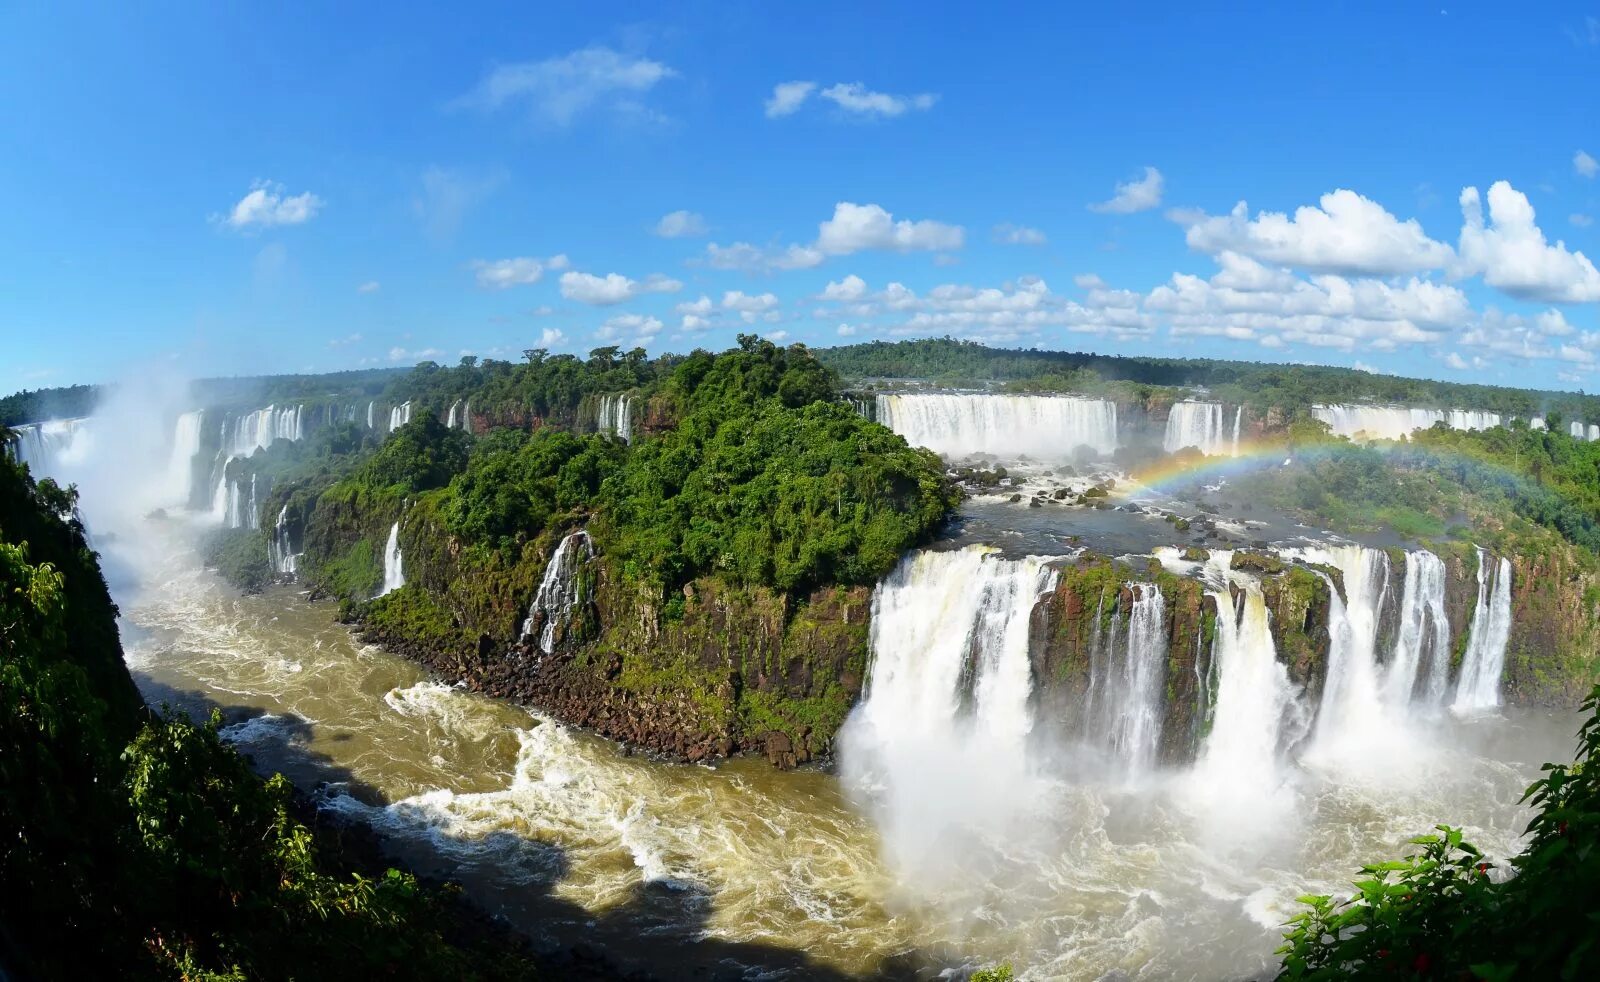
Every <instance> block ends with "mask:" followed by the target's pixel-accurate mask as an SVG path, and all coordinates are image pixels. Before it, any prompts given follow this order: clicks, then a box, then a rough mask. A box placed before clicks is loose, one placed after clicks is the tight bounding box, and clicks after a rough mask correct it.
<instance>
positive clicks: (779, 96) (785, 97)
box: [766, 82, 817, 119]
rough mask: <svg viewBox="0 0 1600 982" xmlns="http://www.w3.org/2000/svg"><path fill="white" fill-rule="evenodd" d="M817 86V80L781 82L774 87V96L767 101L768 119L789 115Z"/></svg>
mask: <svg viewBox="0 0 1600 982" xmlns="http://www.w3.org/2000/svg"><path fill="white" fill-rule="evenodd" d="M816 88H817V83H815V82H779V83H778V84H777V85H774V86H773V87H772V98H770V99H768V100H767V101H766V110H767V118H768V119H777V118H778V117H779V116H788V115H790V114H791V113H793V112H795V111H796V110H798V109H799V108H800V105H801V104H802V103H804V102H805V101H806V99H807V98H808V97H809V96H810V95H811V93H812V92H813V91H815V90H816Z"/></svg>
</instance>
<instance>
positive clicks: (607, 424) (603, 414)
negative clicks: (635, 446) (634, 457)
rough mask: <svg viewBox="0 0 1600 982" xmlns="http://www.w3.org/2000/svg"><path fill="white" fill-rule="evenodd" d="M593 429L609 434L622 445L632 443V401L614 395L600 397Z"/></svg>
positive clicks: (628, 398)
mask: <svg viewBox="0 0 1600 982" xmlns="http://www.w3.org/2000/svg"><path fill="white" fill-rule="evenodd" d="M595 429H596V430H598V431H599V432H601V433H610V434H611V435H612V436H615V437H617V438H618V439H620V440H621V441H622V442H623V443H632V442H633V399H632V398H631V397H629V396H627V395H624V394H616V393H612V394H610V395H603V396H601V397H600V410H599V412H598V413H596V415H595Z"/></svg>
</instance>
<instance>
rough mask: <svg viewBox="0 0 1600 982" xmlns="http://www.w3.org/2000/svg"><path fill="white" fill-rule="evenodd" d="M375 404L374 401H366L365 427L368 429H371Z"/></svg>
mask: <svg viewBox="0 0 1600 982" xmlns="http://www.w3.org/2000/svg"><path fill="white" fill-rule="evenodd" d="M377 406H378V404H377V403H376V402H369V403H367V429H369V430H370V429H372V413H373V410H374V409H376V408H377Z"/></svg>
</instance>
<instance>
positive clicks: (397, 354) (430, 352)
mask: <svg viewBox="0 0 1600 982" xmlns="http://www.w3.org/2000/svg"><path fill="white" fill-rule="evenodd" d="M443 354H444V352H443V351H440V350H439V349H438V348H423V349H422V350H420V351H407V350H406V349H405V348H401V347H394V348H390V349H389V360H390V361H409V362H419V361H428V360H430V359H433V358H438V357H440V356H442V355H443Z"/></svg>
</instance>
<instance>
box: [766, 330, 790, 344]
mask: <svg viewBox="0 0 1600 982" xmlns="http://www.w3.org/2000/svg"><path fill="white" fill-rule="evenodd" d="M762 337H764V338H766V339H767V340H768V341H771V342H772V343H773V344H782V343H783V342H785V341H787V340H789V332H788V331H771V332H769V333H767V334H763V335H762Z"/></svg>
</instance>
